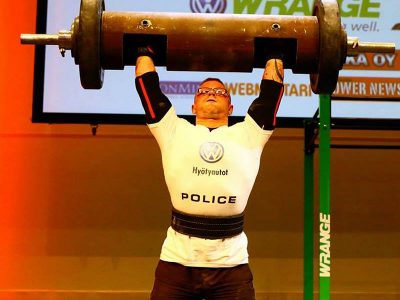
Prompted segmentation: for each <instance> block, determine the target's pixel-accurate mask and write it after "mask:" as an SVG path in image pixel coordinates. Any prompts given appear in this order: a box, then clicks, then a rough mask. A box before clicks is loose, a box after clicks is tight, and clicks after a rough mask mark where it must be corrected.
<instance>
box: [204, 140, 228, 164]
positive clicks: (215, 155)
mask: <svg viewBox="0 0 400 300" xmlns="http://www.w3.org/2000/svg"><path fill="white" fill-rule="evenodd" d="M200 156H201V158H202V159H203V160H205V161H206V162H208V163H215V162H217V161H220V160H221V158H222V157H223V156H224V147H222V145H221V144H220V143H216V142H206V143H204V144H202V145H201V146H200Z"/></svg>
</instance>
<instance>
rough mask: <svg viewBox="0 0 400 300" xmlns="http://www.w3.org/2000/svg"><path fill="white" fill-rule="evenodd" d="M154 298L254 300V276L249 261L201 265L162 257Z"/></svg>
mask: <svg viewBox="0 0 400 300" xmlns="http://www.w3.org/2000/svg"><path fill="white" fill-rule="evenodd" d="M151 299H153V300H155V299H177V300H179V299H195V300H196V299H197V300H201V299H207V300H209V299H210V300H211V299H224V300H231V299H240V300H254V299H255V295H254V288H253V275H252V273H251V270H250V267H249V265H248V264H243V265H239V266H236V267H232V268H198V267H185V266H182V265H180V264H176V263H170V262H165V261H162V260H160V261H159V263H158V266H157V269H156V276H155V281H154V286H153V291H152V292H151Z"/></svg>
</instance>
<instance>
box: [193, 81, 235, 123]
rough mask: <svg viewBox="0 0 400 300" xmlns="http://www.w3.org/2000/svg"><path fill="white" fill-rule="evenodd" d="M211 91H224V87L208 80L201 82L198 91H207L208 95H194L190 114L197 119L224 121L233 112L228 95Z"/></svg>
mask: <svg viewBox="0 0 400 300" xmlns="http://www.w3.org/2000/svg"><path fill="white" fill-rule="evenodd" d="M212 89H223V90H224V91H226V89H225V86H224V85H223V84H222V83H220V82H218V81H215V80H210V81H206V82H203V84H202V85H201V86H200V87H199V90H200V91H209V93H199V92H197V93H196V96H195V97H194V103H193V105H192V112H193V114H195V115H196V117H198V118H203V119H216V120H217V119H226V118H227V117H228V116H229V115H230V114H232V111H233V105H231V101H230V97H229V94H228V93H227V92H226V94H221V93H218V91H216V90H212Z"/></svg>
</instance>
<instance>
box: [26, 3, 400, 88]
mask: <svg viewBox="0 0 400 300" xmlns="http://www.w3.org/2000/svg"><path fill="white" fill-rule="evenodd" d="M21 43H23V44H36V45H58V46H59V48H60V51H61V54H62V55H63V56H64V53H65V51H66V50H71V55H72V57H74V59H75V63H76V64H77V65H79V72H80V78H81V84H82V87H83V88H85V89H100V88H101V87H102V85H103V75H104V70H107V69H110V70H111V69H114V70H120V69H123V68H124V67H125V66H127V65H134V64H135V60H136V57H134V55H133V53H135V52H136V51H135V49H137V48H138V47H141V46H151V47H152V48H153V49H154V50H155V52H156V53H157V57H156V59H155V63H156V65H159V66H166V68H167V70H169V71H225V72H251V71H252V70H253V68H263V67H264V64H265V59H266V58H267V57H269V56H271V55H281V56H282V58H283V61H284V65H285V68H286V69H292V71H293V73H296V74H310V82H311V88H312V90H313V92H314V93H317V94H319V93H328V94H331V93H333V91H334V90H335V88H336V84H337V81H338V75H339V71H340V70H341V69H342V68H343V65H344V63H345V61H346V57H347V56H355V55H357V54H359V53H362V52H374V53H393V52H395V45H394V44H393V43H361V42H359V41H358V38H351V37H347V33H346V31H345V29H344V27H343V26H342V23H341V18H340V11H339V6H338V3H337V1H335V0H317V1H315V5H314V13H313V16H272V15H235V14H218V15H216V14H192V13H153V12H151V13H149V12H108V11H105V5H104V0H81V6H80V14H79V16H78V17H76V18H75V19H74V21H73V23H72V26H71V29H70V30H69V31H60V32H59V33H58V34H53V35H50V34H21Z"/></svg>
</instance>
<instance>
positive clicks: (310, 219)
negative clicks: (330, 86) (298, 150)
mask: <svg viewBox="0 0 400 300" xmlns="http://www.w3.org/2000/svg"><path fill="white" fill-rule="evenodd" d="M304 125H305V127H304V129H305V130H304V141H305V143H304V144H305V145H304V241H303V246H304V265H303V276H304V289H303V290H304V293H303V295H304V296H303V299H304V300H313V297H314V149H315V145H314V128H315V125H314V121H313V120H306V121H305V124H304Z"/></svg>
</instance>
